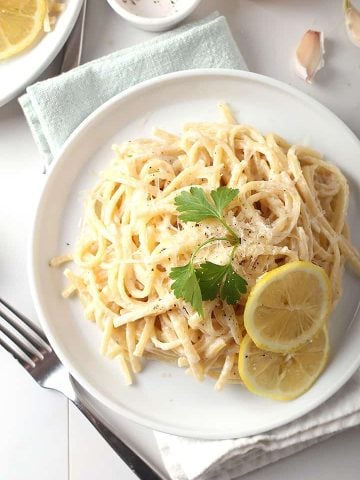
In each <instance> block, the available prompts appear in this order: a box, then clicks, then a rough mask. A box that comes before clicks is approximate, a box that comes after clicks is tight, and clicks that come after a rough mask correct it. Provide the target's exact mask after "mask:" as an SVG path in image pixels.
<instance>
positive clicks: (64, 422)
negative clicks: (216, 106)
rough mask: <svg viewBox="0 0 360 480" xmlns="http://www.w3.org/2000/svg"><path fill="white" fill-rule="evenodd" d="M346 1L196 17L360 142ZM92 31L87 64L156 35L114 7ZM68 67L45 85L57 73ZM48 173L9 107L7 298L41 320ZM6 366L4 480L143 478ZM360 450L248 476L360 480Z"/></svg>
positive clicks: (252, 7) (3, 259) (330, 447)
mask: <svg viewBox="0 0 360 480" xmlns="http://www.w3.org/2000/svg"><path fill="white" fill-rule="evenodd" d="M341 3H342V2H341V0H317V1H315V0H311V1H310V0H288V1H286V0H252V1H251V0H241V1H240V0H218V1H216V0H203V2H202V4H201V6H200V7H199V8H198V10H197V11H196V12H195V13H194V14H193V15H192V18H193V19H195V18H201V17H203V16H205V15H206V14H208V13H210V12H212V11H213V10H215V9H217V10H219V11H220V12H221V13H223V14H224V15H225V16H226V17H227V19H228V21H229V24H230V26H231V29H232V32H233V35H234V37H235V40H236V41H237V43H238V45H239V47H240V49H241V51H242V53H243V56H244V58H245V60H246V62H247V64H248V66H249V69H250V70H253V71H255V72H259V73H263V74H266V75H270V76H272V77H274V78H277V79H279V80H283V81H285V82H287V83H289V84H292V85H294V86H296V87H297V88H299V89H300V90H303V91H305V92H307V93H309V94H310V95H312V96H314V97H315V98H317V99H319V100H320V101H321V102H322V103H324V104H325V105H326V106H328V107H329V108H330V109H332V110H333V111H334V112H335V113H336V114H337V115H338V116H339V117H340V118H342V119H343V120H344V121H345V122H346V123H347V124H348V125H349V126H350V127H351V128H352V129H353V131H354V132H355V133H356V134H357V135H358V136H360V114H359V112H360V89H359V86H360V49H357V48H356V47H354V46H352V45H351V44H350V43H349V42H348V40H347V37H346V33H345V31H344V26H343V19H342V11H341ZM308 28H315V29H323V30H324V31H325V36H326V49H327V59H326V67H325V69H324V70H323V71H321V72H320V73H319V75H318V77H317V79H316V83H315V84H314V85H312V86H309V85H306V84H305V83H304V82H303V81H302V80H301V79H299V78H297V77H296V75H295V74H294V70H293V66H292V62H293V53H294V49H295V46H296V44H297V42H298V40H299V38H300V37H301V35H302V34H303V32H304V31H305V30H307V29H308ZM85 32H86V33H85V47H84V54H83V60H84V61H88V60H91V59H93V58H96V57H99V56H101V55H103V54H106V53H109V52H111V51H114V50H116V49H119V48H123V47H126V46H129V45H132V44H135V43H138V42H141V41H143V40H146V39H148V38H151V37H152V36H153V35H154V34H150V33H145V32H142V31H139V30H136V29H134V28H133V27H131V26H130V25H128V24H127V23H125V22H124V21H123V20H122V19H120V17H118V16H117V15H116V14H114V13H113V12H112V10H111V9H110V7H109V6H108V5H107V3H106V2H105V0H89V1H88V15H87V19H86V31H85ZM58 68H59V59H57V60H56V61H55V62H54V64H53V65H52V66H51V67H50V68H49V69H48V70H47V71H46V72H45V73H44V75H43V78H46V77H48V76H51V75H55V74H56V72H57V71H58ZM0 81H1V78H0ZM289 114H290V116H291V115H296V112H289ZM290 121H291V118H290ZM41 172H42V166H41V159H40V157H39V154H38V152H37V150H36V147H35V144H34V142H33V139H32V137H31V135H30V131H29V129H28V127H27V125H26V122H25V119H24V117H23V115H22V112H21V109H20V107H19V105H18V104H17V102H16V101H15V100H14V101H12V102H10V103H9V104H8V105H6V106H4V107H2V108H1V109H0V213H1V215H0V222H1V223H0V225H1V230H0V294H1V296H3V297H4V298H6V299H7V300H8V301H9V302H11V303H12V304H14V305H16V306H17V307H18V309H20V310H22V311H23V312H24V313H25V314H27V315H28V316H29V317H31V318H33V319H35V312H34V308H33V305H32V302H31V298H30V293H29V286H28V280H27V273H26V258H27V251H26V250H27V243H28V233H29V230H30V226H31V221H32V215H33V212H34V207H35V199H36V197H37V192H38V191H39V189H40V188H41V186H42V184H43V182H44V179H45V178H44V175H42V173H41ZM0 362H1V368H0V385H1V403H0V479H1V480H33V479H38V480H50V479H51V480H68V479H69V480H85V479H86V480H98V479H106V480H112V479H114V480H115V479H116V480H131V479H135V476H134V475H133V474H132V473H131V472H130V471H129V470H128V468H127V467H126V466H125V465H124V464H123V463H122V461H121V460H120V459H119V458H118V457H117V456H116V455H115V454H114V453H113V452H112V450H111V449H110V447H108V445H107V444H106V443H105V442H104V441H103V440H102V439H101V438H100V437H99V435H98V434H97V433H96V432H95V430H94V429H93V428H92V426H91V425H90V424H88V423H87V421H86V420H84V419H83V418H82V416H81V414H79V413H78V411H77V410H76V409H75V408H73V407H72V406H71V405H70V406H69V405H68V402H67V401H66V400H65V399H64V398H62V397H61V396H60V395H58V394H56V393H52V392H47V391H44V390H42V389H40V388H39V387H38V386H37V385H36V384H35V383H34V382H33V381H32V380H31V378H30V377H29V376H28V375H27V374H26V373H25V371H23V370H22V369H21V367H20V366H19V365H18V364H17V363H16V362H15V361H14V360H13V359H12V358H11V357H10V356H9V355H8V354H7V353H5V352H4V351H2V350H0ZM99 408H100V407H99ZM102 412H103V414H104V415H106V416H107V417H108V418H109V420H110V421H111V422H114V423H116V425H117V428H120V429H121V430H122V432H123V437H124V438H125V439H127V440H128V441H129V442H130V443H132V444H133V445H135V446H136V447H137V448H138V449H139V450H141V451H142V452H144V454H145V455H147V456H148V457H149V458H150V459H152V461H154V462H156V463H158V464H159V465H161V459H160V456H159V453H158V451H157V448H156V444H155V440H154V436H153V434H152V432H151V431H149V430H147V429H145V428H143V427H140V426H138V425H135V424H133V423H132V422H129V421H126V420H125V419H122V418H118V417H116V418H115V417H114V415H111V414H110V412H107V411H105V410H104V409H103V408H102ZM359 442H360V427H359V428H354V429H352V430H351V431H348V432H346V433H343V434H341V435H337V436H335V437H333V438H331V439H330V440H328V441H326V442H323V443H321V444H318V445H316V446H314V447H312V448H310V449H308V450H306V451H303V452H301V453H299V454H297V455H294V456H292V457H289V458H287V459H285V460H282V461H281V462H278V463H276V464H273V465H270V466H268V467H266V468H263V469H261V470H258V471H256V472H254V473H251V474H248V475H246V476H245V477H243V478H244V480H255V479H256V480H263V479H264V480H265V479H267V480H275V479H283V478H291V479H292V480H300V479H304V478H314V479H317V480H321V479H326V480H332V479H334V480H335V479H336V480H337V479H338V478H341V479H342V480H353V479H355V478H359V471H360V455H359Z"/></svg>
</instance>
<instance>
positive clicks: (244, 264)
mask: <svg viewBox="0 0 360 480" xmlns="http://www.w3.org/2000/svg"><path fill="white" fill-rule="evenodd" d="M219 108H220V113H221V115H222V120H221V121H220V122H219V123H205V122H204V123H188V124H186V125H185V126H184V129H183V132H182V134H181V135H180V136H177V135H173V134H171V133H168V132H165V131H163V130H160V129H156V130H155V132H154V137H153V138H141V139H137V140H133V141H128V142H125V143H123V144H121V145H115V146H114V147H113V148H114V151H115V155H116V157H115V159H114V160H113V161H112V163H111V165H110V166H109V167H108V168H106V169H105V170H104V171H103V172H101V173H100V179H99V181H98V183H97V185H96V186H95V187H94V188H93V190H92V191H91V192H89V194H88V195H87V197H86V201H85V206H84V220H83V227H82V230H81V233H80V235H79V238H78V241H77V245H76V248H75V250H74V252H73V253H72V254H71V255H65V256H62V257H57V258H55V259H53V260H52V265H59V264H62V263H64V262H65V261H69V260H71V261H72V262H73V264H74V266H75V268H74V269H68V268H67V269H65V272H64V273H65V276H66V277H67V279H68V282H69V286H68V287H66V289H65V290H64V292H63V295H64V296H65V297H68V296H69V295H71V294H77V295H78V296H79V298H80V300H81V302H82V305H83V307H84V311H85V315H86V317H87V318H89V319H90V320H92V321H95V322H96V324H97V325H98V326H99V327H100V328H101V330H102V331H103V337H102V343H101V352H102V353H103V354H105V355H107V356H109V357H111V358H118V359H119V362H120V366H121V369H122V371H123V373H124V378H125V381H126V383H127V384H130V383H132V381H133V378H134V374H136V373H138V372H139V371H140V370H141V368H142V357H146V358H150V359H157V360H163V361H169V362H174V363H176V364H177V365H178V366H179V367H181V368H185V369H186V371H187V372H188V373H190V374H192V375H193V376H194V377H195V378H197V379H198V380H202V379H203V378H204V377H205V376H210V377H212V378H214V379H215V380H216V384H215V388H217V389H221V388H222V387H223V386H224V385H225V384H226V383H239V382H240V378H239V374H238V369H237V356H238V350H239V344H240V343H241V340H242V338H243V336H244V333H245V331H244V325H243V311H244V305H245V303H246V298H247V296H246V295H243V296H242V297H241V299H240V301H239V303H238V304H237V305H228V304H227V303H223V302H222V301H221V300H220V299H216V300H213V301H207V302H204V311H205V315H204V318H202V317H200V316H199V315H198V314H197V313H196V312H194V311H193V310H192V308H191V306H189V305H188V304H186V303H185V302H184V301H183V300H181V299H177V298H175V296H174V294H173V293H172V291H171V289H170V282H171V281H170V280H169V272H170V269H171V267H173V266H180V265H183V264H185V263H186V262H188V261H189V258H190V256H191V254H192V252H193V251H194V249H195V248H196V247H197V246H198V245H199V244H201V243H202V242H204V241H205V240H206V239H207V238H208V237H215V236H216V237H219V236H220V237H221V236H223V235H224V234H225V233H226V232H225V230H224V227H223V226H222V225H221V224H219V222H214V221H213V220H211V219H209V220H206V221H204V222H202V223H201V225H199V224H196V223H192V222H188V223H184V222H181V221H180V220H179V218H178V212H177V210H176V208H175V204H174V198H175V197H176V195H178V194H179V192H181V191H183V190H186V189H189V188H190V186H194V185H201V186H202V188H203V189H204V190H205V191H207V192H210V191H211V190H213V189H216V188H217V187H219V186H221V185H225V186H228V187H233V188H238V189H239V191H240V193H239V195H238V196H237V197H236V198H235V200H233V202H232V203H231V206H230V208H229V209H228V211H227V213H226V220H227V223H228V224H229V225H230V226H231V228H232V229H233V230H234V231H235V232H236V233H237V234H238V235H239V237H241V239H242V242H241V245H240V246H239V247H238V248H237V250H236V252H235V256H234V259H233V266H234V268H235V270H236V271H237V272H238V274H239V275H241V276H242V277H244V278H245V279H246V281H247V282H248V285H249V289H251V286H252V285H254V283H255V282H256V279H257V278H258V277H259V276H260V275H262V274H263V273H265V272H267V271H268V270H271V269H273V268H275V267H277V266H279V265H282V264H284V263H286V262H290V261H294V260H308V261H311V262H314V263H315V264H317V265H320V266H321V267H323V268H324V269H325V270H326V272H327V273H328V275H329V278H330V281H331V287H332V291H333V302H334V304H335V303H336V302H337V300H338V298H339V296H340V294H341V282H342V273H343V268H344V263H345V261H346V260H350V261H351V262H352V264H353V266H354V267H355V268H356V269H358V270H360V259H359V254H358V253H357V251H356V250H355V248H354V247H353V246H352V244H351V242H350V240H349V233H348V228H347V226H346V218H345V217H346V212H347V207H348V197H349V190H348V185H347V182H346V179H345V178H344V176H343V175H342V174H341V172H340V171H339V169H338V168H337V167H336V166H334V165H331V164H329V163H327V162H326V161H325V160H323V159H322V158H321V156H320V155H319V154H318V153H317V152H315V151H313V150H311V149H309V148H307V147H303V146H299V145H289V144H288V143H287V142H286V141H285V140H284V139H282V138H280V137H279V136H278V135H275V134H268V135H265V136H263V135H261V134H260V133H259V132H258V131H257V130H256V129H254V128H252V127H249V126H247V125H241V124H238V123H237V122H236V120H235V119H234V118H233V115H232V113H231V111H230V109H229V108H228V107H227V106H226V105H220V106H219ZM231 248H232V247H231V245H227V244H226V243H224V242H222V243H221V242H216V243H212V244H209V245H208V246H206V247H204V248H203V249H202V250H201V251H200V252H199V253H198V255H197V257H196V262H198V263H201V262H203V261H205V260H210V261H212V262H214V263H218V264H222V263H225V262H226V259H227V258H228V257H229V254H230V251H231Z"/></svg>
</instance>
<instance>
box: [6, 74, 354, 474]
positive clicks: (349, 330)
mask: <svg viewBox="0 0 360 480" xmlns="http://www.w3.org/2000/svg"><path fill="white" fill-rule="evenodd" d="M239 92H240V93H241V94H239ZM219 101H223V102H228V103H229V104H230V105H231V108H232V110H233V112H234V114H235V115H236V116H237V117H238V119H239V120H240V121H241V122H242V123H247V124H249V125H254V126H255V127H256V128H258V129H259V130H260V131H262V132H268V131H275V132H277V133H278V134H279V135H281V136H282V137H284V138H286V139H287V140H289V141H290V142H291V143H293V144H298V143H302V141H303V139H304V138H305V139H307V141H308V143H309V144H310V145H311V146H312V147H313V148H315V149H317V150H319V151H320V152H322V153H323V154H324V155H325V158H326V159H327V160H329V162H332V163H334V164H338V165H339V166H341V168H342V170H343V171H344V173H345V174H346V175H347V176H348V178H349V180H351V181H350V182H349V184H350V185H349V186H350V191H351V194H350V205H349V216H348V223H349V226H350V229H351V236H352V239H353V241H354V243H355V245H359V244H360V222H359V221H358V218H359V210H360V190H359V186H360V169H359V168H358V159H359V157H360V142H359V140H358V139H357V138H356V137H355V135H354V134H353V133H352V132H351V131H350V130H349V129H348V128H347V127H346V126H345V125H344V123H342V121H341V120H339V119H338V118H337V117H335V115H334V114H332V113H331V112H330V111H329V110H327V109H326V108H325V107H323V106H322V105H321V104H319V103H318V102H316V101H315V100H313V99H312V98H311V97H308V96H307V95H305V94H303V93H301V92H299V91H297V90H295V89H293V88H292V87H290V86H289V85H286V84H284V83H280V82H278V81H276V80H274V79H271V78H268V77H263V76H260V75H257V74H254V73H250V72H241V71H236V70H216V69H209V70H188V71H187V72H176V73H171V74H168V75H164V76H162V77H157V78H154V79H151V80H147V81H145V82H143V83H141V84H139V85H136V86H134V87H131V88H129V89H128V90H126V91H124V92H122V93H120V94H119V95H118V96H115V97H113V98H112V99H110V100H109V101H108V102H107V103H105V104H104V105H103V106H101V107H100V108H99V109H97V110H96V111H95V112H94V113H92V114H91V115H90V116H89V117H88V118H87V119H86V120H85V121H84V122H83V123H82V124H81V125H80V126H79V127H78V128H77V129H76V130H75V131H74V132H73V134H72V135H71V136H70V137H69V139H68V140H67V142H66V144H65V145H64V147H63V148H62V151H61V152H60V153H59V155H58V157H57V159H56V160H55V161H54V162H53V163H52V165H51V168H50V171H49V172H48V174H47V182H46V185H45V187H44V190H43V192H42V198H41V200H40V203H39V206H38V209H37V214H36V220H35V222H34V223H33V235H32V245H31V253H30V255H29V260H30V285H31V289H32V294H33V299H34V304H35V307H36V310H37V313H38V318H39V319H40V321H41V324H42V326H43V328H44V331H45V333H46V335H47V337H48V339H49V340H50V341H51V344H52V346H53V347H54V350H55V352H56V353H57V354H58V356H59V358H60V359H61V360H62V362H63V363H64V365H65V366H66V367H67V369H68V370H69V371H70V372H71V374H72V375H73V376H74V377H75V378H76V380H78V381H79V382H80V383H81V385H82V386H83V387H85V388H86V389H87V390H88V392H89V393H90V394H91V395H92V396H94V397H95V398H96V399H97V400H100V401H102V402H103V403H104V405H106V406H108V407H110V408H112V409H113V410H114V411H115V412H118V413H119V414H121V415H123V416H125V417H127V418H129V419H131V420H134V421H137V422H139V423H140V424H143V425H145V426H147V427H149V428H152V429H156V430H162V431H164V432H168V433H172V434H174V435H181V436H190V437H197V438H207V439H221V438H228V439H230V438H238V437H243V436H247V435H255V434H260V433H261V432H264V431H267V430H271V429H273V428H276V427H278V426H280V425H284V424H285V423H287V422H290V421H292V420H295V419H296V418H298V417H300V416H301V415H304V414H305V413H307V412H309V411H310V410H312V409H313V408H315V407H316V406H318V405H320V404H321V403H322V402H324V401H325V400H326V399H327V398H329V397H330V396H331V395H333V394H334V393H335V392H336V390H338V389H339V388H340V387H341V386H342V385H343V384H344V383H345V382H346V381H347V380H348V379H349V378H350V376H351V375H352V374H353V373H354V372H355V370H356V369H357V368H358V367H359V366H360V349H359V345H360V309H359V305H358V304H359V299H360V282H359V281H358V278H357V277H356V275H355V273H352V272H351V271H350V270H348V269H346V272H345V275H344V284H343V293H342V297H341V300H340V301H339V304H338V306H337V308H336V310H335V311H334V312H333V314H332V315H331V318H330V319H329V330H330V342H331V354H330V358H329V362H328V365H327V367H326V369H325V370H324V372H323V374H322V375H321V376H320V377H319V379H318V380H317V382H316V383H315V384H314V386H313V387H312V388H311V389H310V390H309V391H308V392H306V393H305V394H304V395H302V396H301V397H299V398H297V399H296V400H293V401H292V402H275V401H272V400H269V399H266V398H262V397H259V396H256V395H253V394H251V393H250V392H248V391H246V390H245V389H244V388H242V387H240V386H239V385H227V386H226V388H225V389H224V390H223V391H222V392H221V393H219V392H215V391H214V383H213V381H211V380H210V379H206V380H204V382H202V383H201V382H196V381H195V379H194V378H193V377H189V376H188V375H185V372H184V370H183V369H180V368H178V367H176V366H174V365H172V364H168V363H165V362H156V361H149V362H147V363H146V365H145V369H144V371H143V372H142V373H141V374H139V375H138V376H137V378H136V382H135V383H134V385H132V386H131V387H127V386H126V385H124V383H123V379H122V376H121V372H120V369H119V366H118V362H117V361H115V360H110V359H109V358H105V357H103V356H101V355H100V353H99V343H100V341H101V333H100V331H99V329H98V328H97V326H96V325H95V324H94V323H92V322H89V321H88V320H86V319H85V318H84V313H83V310H82V308H81V305H80V302H79V301H78V299H76V298H74V299H73V300H70V299H68V300H65V299H64V298H62V296H61V294H60V292H61V290H62V289H63V287H64V286H65V285H66V281H65V279H64V275H63V274H62V268H59V269H55V268H50V267H49V259H50V258H52V257H54V256H55V255H59V254H61V253H66V252H67V251H68V250H67V248H70V249H71V247H67V246H66V243H69V242H70V243H71V244H72V242H73V240H74V239H75V238H76V237H77V235H78V233H79V219H80V218H81V216H82V210H83V198H84V192H86V191H87V190H89V189H90V188H92V187H93V185H94V182H96V177H97V176H96V175H95V173H94V172H99V171H100V170H103V168H104V166H105V165H107V163H108V162H109V161H110V160H111V159H112V156H113V154H112V151H111V146H112V145H113V144H114V143H117V144H119V143H121V142H122V141H125V140H128V139H131V138H136V137H147V136H149V134H151V130H152V128H153V127H154V126H156V125H159V126H161V127H165V128H166V129H167V130H169V131H171V132H175V133H176V132H179V131H181V126H182V125H183V124H184V123H185V122H189V121H192V122H201V121H202V122H204V121H209V120H210V121H212V120H214V121H216V119H217V118H218V113H217V107H216V105H217V103H218V102H219ZM293 112H296V115H293ZM339 139H341V142H340V141H339ZM0 476H1V475H0Z"/></svg>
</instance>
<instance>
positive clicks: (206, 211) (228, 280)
mask: <svg viewBox="0 0 360 480" xmlns="http://www.w3.org/2000/svg"><path fill="white" fill-rule="evenodd" d="M238 193H239V190H238V189H235V188H228V187H219V188H218V189H216V190H213V191H212V192H210V197H211V200H212V201H210V199H209V198H208V197H207V196H206V194H205V192H204V190H203V189H202V188H199V187H191V188H190V191H186V192H185V191H184V192H181V193H180V195H178V196H177V197H175V205H176V208H177V210H178V212H179V213H180V215H179V219H180V220H182V221H183V222H201V221H202V220H205V219H208V218H215V219H217V220H218V221H219V222H220V223H221V224H222V225H223V226H224V228H225V229H226V230H227V231H228V233H229V236H227V237H213V238H210V239H208V240H206V241H205V242H204V243H202V244H201V245H199V246H198V247H197V248H196V250H195V251H194V252H193V254H192V255H191V258H190V262H189V263H187V264H186V265H184V266H182V267H173V268H172V269H171V272H170V278H171V279H172V280H174V281H173V283H172V284H171V288H172V290H173V291H174V294H175V296H176V297H177V298H182V299H184V300H185V301H186V302H187V303H190V305H191V306H192V307H193V308H194V310H195V311H196V312H198V313H199V315H201V316H204V309H203V304H202V302H203V301H205V300H214V299H215V298H216V296H217V295H219V296H220V298H221V300H224V301H226V302H227V303H229V304H231V305H233V304H235V303H236V302H238V300H239V298H240V295H241V294H242V293H245V292H246V286H247V282H246V280H245V279H244V278H242V277H241V276H240V275H238V274H237V273H236V272H235V270H234V269H233V267H232V260H233V258H234V254H235V251H236V248H237V247H238V246H239V245H240V243H241V239H240V238H239V237H238V235H237V234H236V233H235V231H234V230H233V229H232V228H231V227H230V225H228V224H227V222H226V220H225V218H224V210H225V208H226V207H227V206H228V205H229V203H230V202H231V201H232V200H233V199H234V198H235V197H236V196H237V195H238ZM218 241H225V242H229V243H230V244H231V245H233V248H232V251H231V255H230V258H229V261H228V262H227V263H226V264H225V265H217V264H216V263H212V262H209V261H206V262H205V263H202V264H200V266H199V267H198V268H196V267H195V265H194V259H195V257H196V255H197V253H198V252H199V250H200V249H201V248H203V247H205V246H206V245H208V244H209V243H213V242H218Z"/></svg>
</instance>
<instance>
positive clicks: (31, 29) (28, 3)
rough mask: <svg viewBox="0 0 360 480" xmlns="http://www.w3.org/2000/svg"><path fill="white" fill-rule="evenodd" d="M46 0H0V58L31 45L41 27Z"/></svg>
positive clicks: (2, 58) (7, 56) (9, 55)
mask: <svg viewBox="0 0 360 480" xmlns="http://www.w3.org/2000/svg"><path fill="white" fill-rule="evenodd" d="M45 14H46V0H0V60H4V59H6V58H9V57H12V56H13V55H16V54H18V53H19V52H21V51H23V50H24V49H25V48H27V47H28V46H29V45H31V44H32V43H33V42H34V41H35V39H36V38H37V36H38V35H39V33H40V32H41V30H42V29H43V24H44V18H45Z"/></svg>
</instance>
